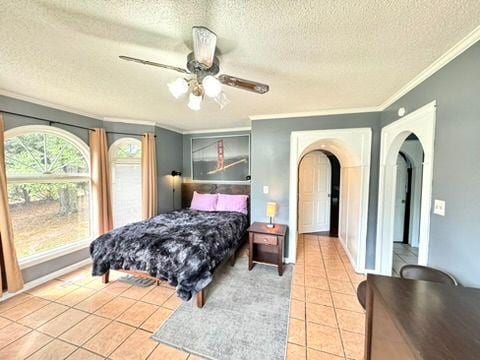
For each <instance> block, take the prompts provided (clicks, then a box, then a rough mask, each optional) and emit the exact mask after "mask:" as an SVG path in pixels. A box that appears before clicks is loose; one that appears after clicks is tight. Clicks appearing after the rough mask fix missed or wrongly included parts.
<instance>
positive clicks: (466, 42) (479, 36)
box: [0, 26, 480, 134]
mask: <svg viewBox="0 0 480 360" xmlns="http://www.w3.org/2000/svg"><path fill="white" fill-rule="evenodd" d="M478 41H480V26H478V27H477V28H475V29H474V30H473V31H472V32H470V33H469V34H468V35H467V36H465V37H464V38H463V39H462V40H460V41H459V42H458V43H457V44H455V45H454V46H453V47H452V48H450V49H449V50H448V51H447V52H446V53H444V54H443V55H441V56H440V57H439V58H438V59H437V60H435V61H434V62H433V63H432V64H430V65H429V66H428V67H426V68H425V69H424V70H422V71H421V72H420V73H419V74H418V75H417V76H415V77H414V78H413V79H412V80H410V81H409V82H408V83H406V84H405V85H404V86H403V87H401V88H400V89H399V90H398V91H397V92H396V93H394V94H393V95H392V96H390V97H389V98H387V99H386V100H385V101H384V102H383V103H382V104H381V105H379V106H370V107H359V108H346V109H326V110H318V111H304V112H295V113H278V114H258V115H249V116H248V118H249V119H250V120H251V121H257V120H270V119H285V118H295V117H311V116H326V115H341V114H355V113H366V112H380V111H383V110H385V109H386V108H387V107H389V106H390V105H392V104H393V103H394V102H395V101H397V100H398V99H400V98H401V97H402V96H404V95H405V94H406V93H408V92H409V91H411V90H412V89H414V88H415V87H416V86H418V85H419V84H421V83H422V82H423V81H425V80H426V79H428V78H429V77H430V76H432V75H433V74H435V73H436V72H437V71H438V70H440V69H441V68H443V67H444V66H445V65H447V64H448V63H449V62H450V61H452V60H453V59H455V58H456V57H458V56H459V55H460V54H462V53H463V52H464V51H465V50H467V49H468V48H470V47H471V46H472V45H474V44H475V43H476V42H478ZM0 95H3V96H7V97H10V98H14V99H17V100H23V101H28V102H30V103H33V104H37V105H41V106H46V107H49V108H52V109H57V110H61V111H66V112H69V113H73V114H77V115H81V116H86V117H90V118H93V119H97V120H101V121H110V122H121V123H127V124H136V125H150V126H156V127H160V128H163V129H166V130H170V131H173V132H176V133H179V134H202V133H218V132H230V131H231V132H233V131H248V130H251V127H237V128H225V129H209V130H189V131H184V130H182V129H181V128H176V127H171V126H167V125H163V124H161V123H158V122H155V121H149V120H137V119H124V118H115V117H103V116H100V115H96V114H90V113H87V112H84V111H81V110H78V109H75V108H70V107H68V106H63V105H60V104H56V103H51V102H48V101H45V100H40V99H37V98H34V97H30V96H26V95H21V94H18V93H15V92H12V91H8V90H5V89H1V88H0Z"/></svg>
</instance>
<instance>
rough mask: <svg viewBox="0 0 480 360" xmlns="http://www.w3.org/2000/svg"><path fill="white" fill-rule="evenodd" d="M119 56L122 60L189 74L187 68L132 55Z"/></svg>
mask: <svg viewBox="0 0 480 360" xmlns="http://www.w3.org/2000/svg"><path fill="white" fill-rule="evenodd" d="M119 58H120V59H122V60H126V61H133V62H137V63H139V64H143V65H150V66H156V67H159V68H162V69H168V70H173V71H178V72H181V73H183V74H189V72H188V71H187V70H185V69H182V68H179V67H176V66H170V65H165V64H159V63H156V62H153V61H148V60H142V59H137V58H133V57H130V56H123V55H121V56H119Z"/></svg>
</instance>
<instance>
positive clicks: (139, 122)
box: [103, 117, 183, 134]
mask: <svg viewBox="0 0 480 360" xmlns="http://www.w3.org/2000/svg"><path fill="white" fill-rule="evenodd" d="M103 121H107V122H116V123H123V124H131V125H146V126H155V127H159V128H162V129H165V130H169V131H173V132H176V133H179V134H183V130H182V129H180V128H177V127H174V126H168V125H163V124H160V123H158V122H156V121H152V120H141V119H126V118H117V117H104V118H103Z"/></svg>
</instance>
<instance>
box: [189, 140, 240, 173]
mask: <svg viewBox="0 0 480 360" xmlns="http://www.w3.org/2000/svg"><path fill="white" fill-rule="evenodd" d="M249 155H250V136H248V135H238V136H225V137H210V138H195V139H192V170H193V180H204V181H206V180H208V181H245V180H246V177H247V176H248V174H249V157H250V156H249Z"/></svg>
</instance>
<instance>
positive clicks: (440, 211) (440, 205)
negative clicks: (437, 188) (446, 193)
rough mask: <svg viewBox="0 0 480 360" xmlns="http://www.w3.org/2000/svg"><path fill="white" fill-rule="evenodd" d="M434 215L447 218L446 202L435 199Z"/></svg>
mask: <svg viewBox="0 0 480 360" xmlns="http://www.w3.org/2000/svg"><path fill="white" fill-rule="evenodd" d="M433 213H434V214H437V215H440V216H445V201H443V200H437V199H435V203H434V205H433Z"/></svg>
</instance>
